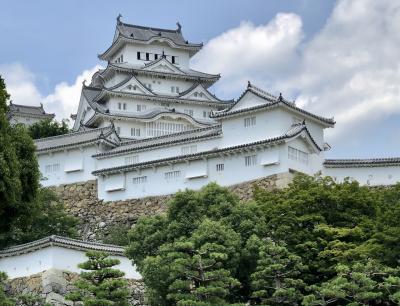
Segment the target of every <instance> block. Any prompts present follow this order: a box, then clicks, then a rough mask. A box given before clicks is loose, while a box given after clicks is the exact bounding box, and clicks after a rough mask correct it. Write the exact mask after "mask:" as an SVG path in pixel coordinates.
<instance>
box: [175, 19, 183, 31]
mask: <svg viewBox="0 0 400 306" xmlns="http://www.w3.org/2000/svg"><path fill="white" fill-rule="evenodd" d="M176 25H177V26H178V29H177V30H176V31H177V32H178V33H181V32H182V26H181V24H180V23H179V21H178V22H177V23H176Z"/></svg>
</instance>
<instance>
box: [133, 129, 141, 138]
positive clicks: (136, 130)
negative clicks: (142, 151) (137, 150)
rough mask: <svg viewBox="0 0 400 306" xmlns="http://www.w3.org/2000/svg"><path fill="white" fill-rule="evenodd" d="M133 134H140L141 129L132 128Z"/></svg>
mask: <svg viewBox="0 0 400 306" xmlns="http://www.w3.org/2000/svg"><path fill="white" fill-rule="evenodd" d="M131 136H140V129H137V128H131Z"/></svg>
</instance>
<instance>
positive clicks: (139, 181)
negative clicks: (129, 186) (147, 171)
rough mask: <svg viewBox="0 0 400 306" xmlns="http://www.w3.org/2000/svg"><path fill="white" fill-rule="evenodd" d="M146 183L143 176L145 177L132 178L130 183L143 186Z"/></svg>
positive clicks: (145, 178) (145, 177)
mask: <svg viewBox="0 0 400 306" xmlns="http://www.w3.org/2000/svg"><path fill="white" fill-rule="evenodd" d="M146 182H147V176H145V175H144V176H138V177H134V178H132V183H133V184H134V185H138V184H144V183H146Z"/></svg>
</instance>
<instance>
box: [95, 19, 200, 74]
mask: <svg viewBox="0 0 400 306" xmlns="http://www.w3.org/2000/svg"><path fill="white" fill-rule="evenodd" d="M121 17H122V16H121V15H119V16H118V18H117V25H116V29H115V34H114V39H113V42H112V44H111V46H110V47H109V48H108V49H107V50H106V51H104V52H103V53H102V54H100V55H99V58H100V59H102V60H104V61H107V62H108V63H113V64H120V63H127V64H129V65H132V66H142V65H143V64H146V63H149V62H152V61H155V60H157V59H160V58H161V57H165V58H166V59H167V60H168V61H169V62H170V63H172V64H173V65H176V66H177V67H179V68H182V69H188V68H189V60H190V58H191V57H192V56H193V55H195V54H196V53H197V52H198V51H199V50H200V49H201V48H202V46H203V44H202V43H192V42H189V41H188V40H186V39H185V38H184V36H183V34H182V27H181V25H180V24H179V22H178V23H177V28H176V29H160V28H152V27H145V26H138V25H133V24H127V23H124V22H122V21H121Z"/></svg>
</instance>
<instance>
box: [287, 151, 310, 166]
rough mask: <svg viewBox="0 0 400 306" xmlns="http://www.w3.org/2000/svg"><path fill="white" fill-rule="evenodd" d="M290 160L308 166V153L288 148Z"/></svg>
mask: <svg viewBox="0 0 400 306" xmlns="http://www.w3.org/2000/svg"><path fill="white" fill-rule="evenodd" d="M288 158H289V159H291V160H294V161H298V162H300V163H302V164H305V165H308V153H307V152H303V151H301V150H298V149H295V148H292V147H288Z"/></svg>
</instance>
